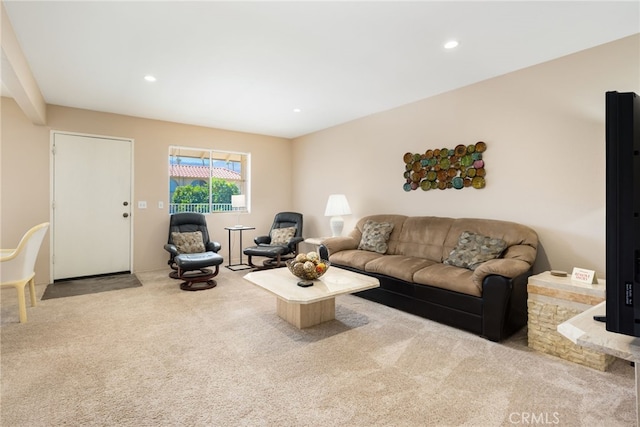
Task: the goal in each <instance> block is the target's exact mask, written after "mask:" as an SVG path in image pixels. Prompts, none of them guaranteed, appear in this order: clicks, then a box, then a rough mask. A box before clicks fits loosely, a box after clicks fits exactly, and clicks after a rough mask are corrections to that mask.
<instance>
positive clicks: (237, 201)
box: [231, 194, 247, 209]
mask: <svg viewBox="0 0 640 427" xmlns="http://www.w3.org/2000/svg"><path fill="white" fill-rule="evenodd" d="M246 206H247V201H246V199H245V197H244V194H236V195H232V196H231V207H232V208H233V209H241V208H244V207H246Z"/></svg>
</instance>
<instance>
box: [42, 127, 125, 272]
mask: <svg viewBox="0 0 640 427" xmlns="http://www.w3.org/2000/svg"><path fill="white" fill-rule="evenodd" d="M132 145H133V142H132V141H131V140H128V139H117V138H108V137H96V136H85V135H76V134H66V133H58V132H55V133H54V134H53V150H52V153H53V162H52V164H53V192H52V195H53V204H52V206H53V220H52V224H53V226H52V231H53V233H52V238H53V258H52V260H53V279H54V280H58V279H66V278H71V277H82V276H92V275H97V274H107V273H117V272H124V271H131V212H132V209H131V164H132V160H131V157H132Z"/></svg>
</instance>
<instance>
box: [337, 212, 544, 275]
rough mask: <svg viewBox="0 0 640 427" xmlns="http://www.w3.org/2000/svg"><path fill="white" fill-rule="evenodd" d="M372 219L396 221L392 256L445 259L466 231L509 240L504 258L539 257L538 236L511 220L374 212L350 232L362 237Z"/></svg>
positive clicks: (351, 234) (392, 237)
mask: <svg viewBox="0 0 640 427" xmlns="http://www.w3.org/2000/svg"><path fill="white" fill-rule="evenodd" d="M368 220H372V221H375V222H390V223H392V224H394V227H393V231H392V232H391V235H390V237H389V242H388V244H389V249H388V250H387V254H389V255H406V256H413V257H418V258H424V259H428V260H431V261H434V262H442V261H444V260H445V259H446V258H447V257H448V256H449V253H450V252H451V250H453V248H454V247H455V246H456V245H457V243H458V238H459V237H460V234H462V232H463V231H470V232H474V233H478V234H482V235H484V236H490V237H496V238H500V239H502V240H504V241H505V242H506V243H507V250H506V251H505V253H504V254H503V258H512V259H519V260H522V261H525V262H527V263H528V264H529V265H532V264H533V262H534V261H535V258H536V252H537V247H538V235H537V234H536V232H535V231H534V230H533V229H531V228H529V227H527V226H525V225H522V224H518V223H515V222H510V221H501V220H493V219H475V218H446V217H432V216H412V217H408V216H405V215H393V214H388V215H370V216H366V217H363V218H361V219H360V220H359V221H358V223H357V224H356V227H355V228H354V229H353V230H352V231H351V232H350V233H349V236H350V237H353V238H354V239H355V240H356V241H360V239H361V238H362V230H363V229H364V224H365V222H367V221H368Z"/></svg>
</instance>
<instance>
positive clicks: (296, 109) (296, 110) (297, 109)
mask: <svg viewBox="0 0 640 427" xmlns="http://www.w3.org/2000/svg"><path fill="white" fill-rule="evenodd" d="M300 111H302V110H301V109H299V108H294V109H293V112H294V113H299V112H300Z"/></svg>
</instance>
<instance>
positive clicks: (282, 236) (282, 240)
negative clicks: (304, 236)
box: [271, 227, 296, 245]
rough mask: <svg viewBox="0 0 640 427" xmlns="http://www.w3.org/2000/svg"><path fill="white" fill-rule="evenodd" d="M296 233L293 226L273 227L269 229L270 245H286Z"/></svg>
mask: <svg viewBox="0 0 640 427" xmlns="http://www.w3.org/2000/svg"><path fill="white" fill-rule="evenodd" d="M295 235H296V228H295V227H284V228H274V229H273V230H271V244H272V245H286V244H287V243H289V240H291V238H292V237H293V236H295Z"/></svg>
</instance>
